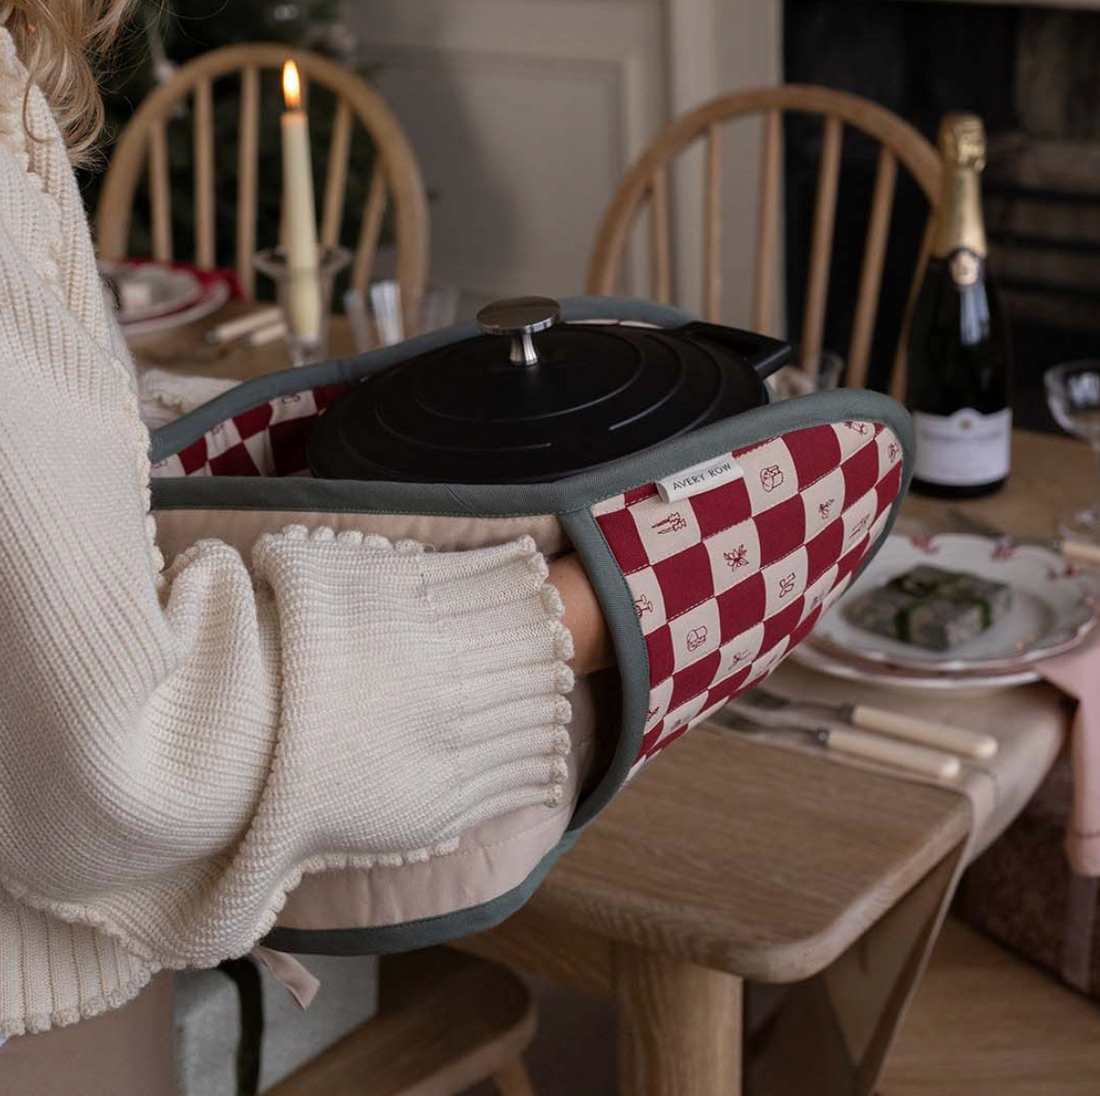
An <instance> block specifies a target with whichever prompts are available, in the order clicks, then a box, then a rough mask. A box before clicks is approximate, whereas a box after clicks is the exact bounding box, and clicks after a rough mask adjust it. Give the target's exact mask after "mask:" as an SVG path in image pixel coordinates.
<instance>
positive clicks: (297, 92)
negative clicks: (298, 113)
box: [283, 61, 302, 110]
mask: <svg viewBox="0 0 1100 1096" xmlns="http://www.w3.org/2000/svg"><path fill="white" fill-rule="evenodd" d="M283 98H284V99H285V100H286V105H287V110H297V109H298V108H299V107H300V106H301V105H302V80H301V77H300V76H299V75H298V66H297V65H296V64H295V63H294V62H293V61H287V63H286V64H285V65H283Z"/></svg>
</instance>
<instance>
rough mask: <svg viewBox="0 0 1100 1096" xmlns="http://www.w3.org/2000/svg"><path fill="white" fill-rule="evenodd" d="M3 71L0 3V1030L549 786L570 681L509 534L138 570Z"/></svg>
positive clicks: (65, 1010) (526, 550)
mask: <svg viewBox="0 0 1100 1096" xmlns="http://www.w3.org/2000/svg"><path fill="white" fill-rule="evenodd" d="M26 85H27V76H26V72H25V70H24V69H23V68H22V66H21V65H20V64H19V62H18V59H17V58H16V56H15V52H14V47H13V44H12V40H11V38H10V36H9V35H8V34H7V32H6V31H5V30H4V29H3V28H2V27H0V385H2V387H3V394H2V398H0V641H2V643H3V657H2V658H0V1036H2V1035H14V1034H22V1033H24V1032H35V1031H43V1030H46V1029H47V1028H49V1027H51V1026H53V1025H56V1024H65V1023H71V1022H74V1021H76V1020H78V1019H80V1018H81V1017H86V1016H92V1015H95V1014H96V1013H98V1012H102V1011H103V1010H104V1009H107V1008H113V1007H117V1006H119V1005H121V1004H123V1003H124V1002H125V1001H126V1000H128V999H129V998H131V997H133V996H134V995H135V994H136V993H137V992H138V990H139V989H140V988H141V986H142V985H144V984H145V983H146V982H147V981H148V980H149V978H150V976H151V974H152V973H153V972H154V971H156V970H157V969H158V968H162V967H171V968H175V967H182V966H210V965H213V964H215V963H217V962H219V961H220V960H222V959H225V958H228V957H232V956H236V955H240V954H243V953H245V952H247V951H248V950H249V949H250V948H251V947H252V945H253V944H254V943H255V942H256V941H257V940H258V939H259V938H260V937H261V936H263V934H264V933H265V932H266V931H267V930H268V929H269V928H270V927H271V925H272V924H273V923H274V920H275V918H276V916H277V914H278V912H279V909H280V908H281V906H282V903H283V901H284V899H285V895H286V892H287V891H288V890H289V889H290V888H292V887H294V886H295V885H296V883H297V881H298V880H299V878H300V876H301V874H302V873H303V872H305V871H313V870H319V869H324V868H326V867H329V866H331V865H340V866H345V865H360V864H361V865H364V866H369V865H371V864H375V863H386V864H402V863H404V862H407V861H416V860H422V859H424V858H426V857H429V856H431V855H434V854H438V853H441V852H444V851H446V850H449V849H453V848H454V847H455V844H456V842H457V840H458V838H459V835H460V834H461V833H462V832H463V831H464V830H465V829H467V828H468V827H471V826H474V825H476V824H478V823H480V822H483V821H485V820H487V819H490V818H493V817H495V816H498V815H500V814H502V813H504V812H506V811H510V810H512V809H514V808H517V807H522V806H526V805H528V804H537V803H552V802H555V801H556V800H557V798H558V797H559V796H560V794H561V781H562V778H563V776H564V771H565V770H564V759H563V755H564V754H565V752H566V750H567V748H568V738H567V736H566V731H565V724H566V722H567V720H568V718H569V705H568V702H567V701H566V700H565V698H564V694H565V693H567V692H568V690H569V688H570V685H571V677H570V673H569V670H568V667H567V666H566V664H565V660H566V659H568V657H569V655H570V637H569V635H568V633H567V631H566V630H565V628H564V627H563V625H562V623H561V620H560V617H561V604H560V602H559V600H558V598H557V595H556V593H555V592H554V591H553V589H552V588H551V587H549V586H548V585H547V583H546V579H547V570H546V565H545V562H544V561H543V559H542V557H541V556H540V555H539V554H538V553H537V551H536V550H535V546H534V544H533V543H532V542H531V541H530V540H521V541H517V542H515V543H512V544H508V545H505V546H502V547H498V548H492V549H486V550H482V551H477V552H469V553H445V552H440V553H434V552H429V551H425V550H423V549H422V548H421V547H420V546H418V545H412V544H398V545H390V544H388V543H387V542H385V541H382V540H377V539H372V538H363V537H359V536H356V535H349V534H347V533H344V534H340V535H338V536H337V535H334V534H333V533H332V532H330V531H325V530H321V531H317V532H314V533H313V534H307V533H306V532H305V531H304V530H303V529H294V528H292V529H289V530H287V531H286V532H284V533H283V534H281V535H276V536H269V537H266V538H264V539H263V540H262V541H261V542H259V543H258V544H257V546H256V548H255V551H254V558H253V561H252V562H253V566H252V567H251V568H249V567H248V566H247V565H246V562H245V560H244V559H243V558H242V557H241V556H240V555H239V554H238V553H237V552H236V551H234V550H232V549H231V548H229V547H228V546H227V545H225V544H221V543H217V542H213V541H206V542H202V543H200V544H197V545H195V546H194V547H192V548H191V549H190V550H189V551H187V552H185V553H184V554H183V555H182V556H180V557H179V558H177V559H176V560H175V561H174V563H173V564H172V566H171V568H170V569H169V570H168V571H167V572H165V573H163V574H162V573H161V571H162V561H161V559H160V555H159V552H158V551H157V548H156V544H155V533H156V526H155V522H154V520H153V518H152V516H151V515H149V513H148V508H149V461H148V441H149V439H148V434H147V432H146V430H145V428H144V426H143V425H142V423H141V421H140V418H139V415H138V404H137V395H136V386H135V383H134V376H133V370H132V365H131V362H130V359H129V356H128V354H127V352H126V349H125V346H124V344H123V342H122V339H121V336H120V335H119V332H118V330H117V325H115V324H114V322H113V320H112V318H111V317H110V315H109V314H108V313H107V310H106V307H105V305H104V300H103V294H102V292H101V290H100V285H99V279H98V276H97V273H96V266H95V260H94V255H93V250H92V244H91V239H90V236H89V232H88V227H87V223H86V219H85V215H84V211H83V207H82V203H81V198H80V193H79V191H78V189H77V187H76V183H75V180H74V178H73V174H72V170H71V168H70V166H69V163H68V159H67V155H66V151H65V148H64V146H63V143H62V140H61V137H60V134H59V132H58V130H57V127H56V125H55V124H54V121H53V119H52V117H51V116H50V113H49V109H48V107H47V105H46V102H45V100H44V99H43V97H42V96H41V94H40V93H39V92H38V91H37V90H36V89H32V91H31V94H30V98H29V99H28V100H27V107H26V112H27V113H26V121H27V124H28V126H29V128H30V130H31V131H32V132H33V133H34V134H35V135H36V138H37V139H36V140H34V141H31V140H30V139H29V138H28V137H27V133H26V130H25V128H24V125H23V118H24V115H23V107H24V91H25V89H26ZM2 1075H3V1060H2V1056H0V1077H2ZM2 1088H3V1084H2V1081H0V1089H2Z"/></svg>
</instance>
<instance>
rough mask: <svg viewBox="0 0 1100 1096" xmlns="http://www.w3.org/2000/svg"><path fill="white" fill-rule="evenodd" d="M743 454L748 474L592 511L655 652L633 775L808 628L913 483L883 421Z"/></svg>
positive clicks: (631, 495) (647, 490)
mask: <svg viewBox="0 0 1100 1096" xmlns="http://www.w3.org/2000/svg"><path fill="white" fill-rule="evenodd" d="M716 456H717V454H716ZM733 456H734V457H735V458H736V460H737V462H738V463H739V464H740V465H741V467H742V469H743V470H744V473H745V475H744V478H743V479H741V480H737V481H735V482H733V483H728V484H725V485H723V486H720V487H716V488H714V489H713V490H710V491H706V492H703V493H701V494H698V495H695V496H693V497H691V498H687V499H683V500H681V501H679V502H671V503H666V502H662V501H661V498H660V496H659V495H658V494H657V489H656V487H655V485H653V484H647V485H645V486H643V487H638V488H635V489H633V490H631V491H627V492H626V493H625V494H622V495H617V496H615V497H614V498H612V499H608V500H606V501H605V502H601V503H599V504H598V505H597V506H595V507H594V508H593V510H592V513H593V516H594V517H595V519H596V521H597V523H598V524H599V526H600V529H601V530H602V531H603V535H604V537H605V538H606V540H607V543H608V545H609V546H610V548H611V551H612V553H613V554H614V556H615V559H616V561H617V562H618V564H619V567H620V568H621V569H622V572H623V575H624V576H625V577H626V581H627V584H628V586H629V587H630V593H631V596H632V597H633V599H634V608H635V611H636V612H637V614H638V624H639V627H640V628H641V630H642V634H643V636H644V637H645V644H646V648H647V650H648V652H649V685H650V694H649V704H648V713H647V715H646V723H645V737H644V739H643V741H642V746H641V749H640V751H639V753H638V756H637V759H636V761H635V764H634V769H633V770H632V772H631V775H633V774H634V772H636V771H637V770H638V768H640V767H641V766H642V765H643V764H644V763H645V762H646V761H648V760H650V759H651V758H652V757H654V756H655V755H656V754H658V753H659V752H660V751H661V750H663V749H664V748H665V747H666V746H668V745H669V744H670V743H672V742H674V741H675V740H676V739H677V738H679V737H680V735H682V734H683V733H684V732H685V731H687V730H688V729H689V728H690V727H692V726H694V725H695V724H696V723H698V722H700V721H701V720H703V719H705V718H706V717H707V716H708V715H710V714H712V713H713V712H714V711H715V710H717V709H718V708H719V707H721V706H722V705H723V704H725V703H726V702H727V701H728V700H730V699H732V698H733V697H735V696H736V695H737V694H738V693H740V692H742V691H744V690H745V689H747V688H749V687H750V686H752V685H755V684H757V683H758V682H760V681H761V680H763V678H765V677H766V676H767V675H768V674H770V673H771V671H772V670H774V669H775V667H776V665H777V664H778V663H779V661H780V659H782V658H783V656H784V655H785V654H787V653H788V652H789V651H790V650H791V649H792V648H793V647H794V646H795V645H796V644H797V643H799V642H800V641H801V640H802V639H804V638H805V636H806V635H807V634H808V633H809V631H810V629H811V628H813V626H814V624H815V623H816V622H817V620H818V618H819V617H820V616H821V614H822V613H824V612H825V611H826V609H828V608H829V606H830V605H831V604H832V603H833V602H834V601H835V600H836V599H837V598H838V597H839V596H840V594H841V593H842V592H843V591H844V589H845V587H846V586H847V584H848V582H849V581H850V579H851V577H852V575H853V574H854V573H855V572H856V571H857V570H858V568H859V565H860V563H861V562H862V561H863V559H864V558H865V556H866V555H867V552H868V550H869V549H870V547H871V545H872V544H874V543H875V541H876V540H877V539H878V537H879V536H880V535H881V534H882V531H883V529H884V527H885V525H886V521H887V519H888V516H889V511H890V505H891V503H892V502H893V501H894V499H895V498H897V495H898V492H899V491H900V489H901V466H902V452H901V445H900V443H899V442H898V439H897V437H896V436H895V435H894V433H893V432H892V431H891V430H889V429H888V428H887V427H884V426H882V425H881V424H877V423H871V422H855V421H849V422H843V423H835V424H830V425H825V426H812V427H809V428H807V429H804V430H797V431H794V432H792V433H789V434H785V435H783V436H782V437H777V438H771V439H769V440H768V441H765V442H762V443H759V444H757V445H753V446H748V447H746V448H744V449H738V450H734V451H733Z"/></svg>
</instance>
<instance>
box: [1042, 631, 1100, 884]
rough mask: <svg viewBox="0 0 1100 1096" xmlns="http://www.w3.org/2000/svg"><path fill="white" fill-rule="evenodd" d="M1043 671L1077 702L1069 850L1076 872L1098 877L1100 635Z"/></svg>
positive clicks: (1047, 664)
mask: <svg viewBox="0 0 1100 1096" xmlns="http://www.w3.org/2000/svg"><path fill="white" fill-rule="evenodd" d="M1039 672H1040V673H1041V674H1042V675H1043V677H1044V678H1046V680H1047V681H1049V682H1050V683H1051V684H1052V685H1055V686H1057V687H1058V688H1059V689H1061V690H1062V692H1064V693H1065V694H1066V695H1067V696H1071V697H1073V699H1074V700H1076V701H1077V714H1076V715H1075V716H1074V720H1073V735H1072V738H1071V740H1070V751H1071V758H1072V761H1073V808H1072V811H1071V812H1070V822H1069V828H1068V829H1067V831H1066V852H1067V853H1068V855H1069V861H1070V864H1071V865H1072V866H1073V869H1074V871H1076V872H1077V873H1079V874H1080V875H1095V876H1100V638H1097V637H1095V636H1094V637H1093V638H1092V639H1090V640H1089V641H1088V642H1087V643H1084V644H1082V645H1081V646H1080V647H1078V648H1077V649H1076V650H1074V651H1070V652H1069V653H1068V654H1064V655H1059V656H1058V657H1057V658H1051V659H1048V660H1047V661H1046V662H1043V663H1041V664H1040V666H1039Z"/></svg>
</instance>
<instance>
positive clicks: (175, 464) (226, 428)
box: [153, 382, 354, 477]
mask: <svg viewBox="0 0 1100 1096" xmlns="http://www.w3.org/2000/svg"><path fill="white" fill-rule="evenodd" d="M353 387H354V384H353V383H351V382H348V383H343V384H328V385H324V386H323V387H320V388H312V389H306V390H305V391H304V392H293V393H291V394H289V395H286V396H276V397H275V399H273V400H268V402H267V403H261V404H259V405H258V406H256V407H250V408H249V409H248V410H247V411H242V412H241V413H240V414H239V415H234V416H233V417H232V418H229V419H226V420H225V421H224V422H220V423H218V424H217V426H214V427H212V428H211V429H210V430H208V431H207V432H206V433H205V434H203V436H202V437H201V438H199V439H198V440H197V441H194V442H192V443H191V444H190V445H188V446H187V447H186V448H185V449H181V450H180V451H179V452H178V453H176V454H174V455H173V456H170V457H166V458H165V459H164V460H162V461H159V462H158V463H157V464H155V465H153V475H154V476H158V477H159V476H297V475H301V474H302V473H303V472H308V471H309V465H308V463H307V462H306V442H307V440H308V439H309V431H310V427H312V425H313V422H314V420H315V419H316V418H317V417H318V416H319V415H320V414H321V412H322V411H324V409H325V408H326V407H328V406H329V404H331V403H332V402H333V401H334V400H336V399H338V398H339V397H340V396H342V395H343V394H344V393H345V392H348V391H350V390H351V388H353Z"/></svg>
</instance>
